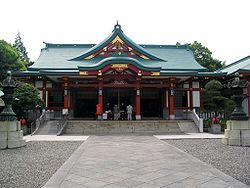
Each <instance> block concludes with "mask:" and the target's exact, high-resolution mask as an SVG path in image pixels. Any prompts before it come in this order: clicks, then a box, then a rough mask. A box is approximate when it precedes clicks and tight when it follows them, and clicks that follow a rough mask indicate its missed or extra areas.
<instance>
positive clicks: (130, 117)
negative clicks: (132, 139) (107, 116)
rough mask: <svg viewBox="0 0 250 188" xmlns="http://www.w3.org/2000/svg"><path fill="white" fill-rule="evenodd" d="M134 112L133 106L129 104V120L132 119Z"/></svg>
mask: <svg viewBox="0 0 250 188" xmlns="http://www.w3.org/2000/svg"><path fill="white" fill-rule="evenodd" d="M132 112H133V107H132V106H131V105H130V104H129V105H128V106H127V116H128V120H132Z"/></svg>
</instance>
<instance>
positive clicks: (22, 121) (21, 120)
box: [20, 116, 27, 135]
mask: <svg viewBox="0 0 250 188" xmlns="http://www.w3.org/2000/svg"><path fill="white" fill-rule="evenodd" d="M20 123H21V129H22V130H23V134H24V135H26V134H27V121H26V119H25V118H24V117H23V116H22V117H21V119H20Z"/></svg>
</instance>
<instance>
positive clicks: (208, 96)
mask: <svg viewBox="0 0 250 188" xmlns="http://www.w3.org/2000/svg"><path fill="white" fill-rule="evenodd" d="M222 89H223V86H222V84H221V83H220V82H219V81H218V80H211V81H209V82H208V83H207V84H206V85H205V93H204V108H205V110H207V111H212V112H224V113H225V115H226V118H228V117H229V116H230V115H231V113H232V111H233V109H234V106H235V105H234V102H233V101H232V100H231V99H229V98H227V97H224V96H223V95H222V93H221V91H222Z"/></svg>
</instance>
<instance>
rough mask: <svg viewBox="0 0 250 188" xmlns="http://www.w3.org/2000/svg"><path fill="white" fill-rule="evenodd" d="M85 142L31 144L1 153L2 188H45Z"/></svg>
mask: <svg viewBox="0 0 250 188" xmlns="http://www.w3.org/2000/svg"><path fill="white" fill-rule="evenodd" d="M81 144H82V142H40V141H39V142H38V141H36V142H28V143H27V146H26V147H22V148H18V149H8V150H0V161H1V163H0V187H1V188H16V187H18V188H20V187H23V188H36V187H42V186H43V185H44V184H45V183H46V182H47V181H48V180H49V178H50V177H51V176H52V175H53V174H54V173H55V172H56V170H57V169H59V168H60V167H61V165H62V164H63V163H64V162H65V161H66V160H67V159H68V158H69V157H70V156H71V154H72V153H73V152H74V151H75V150H76V149H77V148H78V147H79V146H80V145H81Z"/></svg>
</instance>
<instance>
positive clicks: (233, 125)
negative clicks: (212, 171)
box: [222, 73, 250, 146]
mask: <svg viewBox="0 0 250 188" xmlns="http://www.w3.org/2000/svg"><path fill="white" fill-rule="evenodd" d="M224 87H226V88H229V89H230V90H231V95H232V96H231V99H232V100H234V102H235V105H236V106H235V109H234V111H233V112H232V115H231V117H230V120H228V121H227V129H225V137H224V138H223V140H222V142H223V143H224V144H228V145H236V146H250V125H249V120H248V117H247V115H246V113H245V112H244V111H243V108H242V102H243V100H244V99H245V98H246V95H245V94H243V89H244V88H247V87H248V81H247V80H241V79H240V76H239V73H235V77H234V80H233V81H228V82H227V83H226V84H224Z"/></svg>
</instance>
